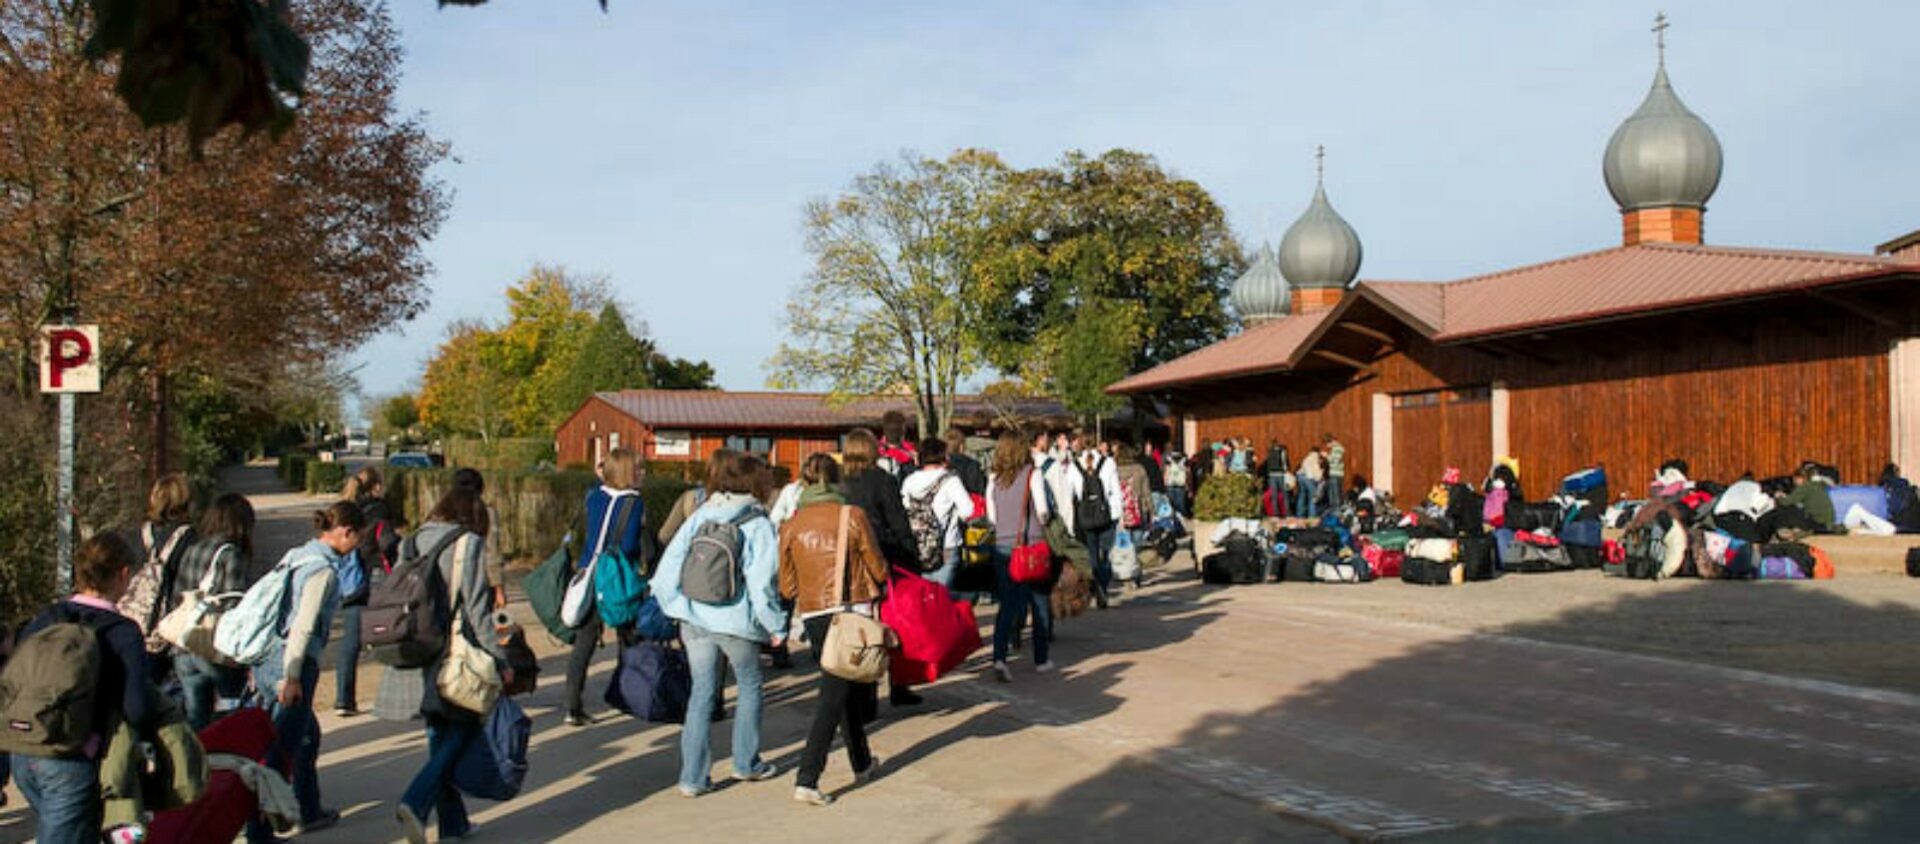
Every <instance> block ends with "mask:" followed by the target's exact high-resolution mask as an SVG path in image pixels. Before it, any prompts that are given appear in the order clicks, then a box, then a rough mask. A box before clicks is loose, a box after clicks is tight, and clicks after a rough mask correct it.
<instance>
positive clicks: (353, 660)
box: [333, 605, 365, 709]
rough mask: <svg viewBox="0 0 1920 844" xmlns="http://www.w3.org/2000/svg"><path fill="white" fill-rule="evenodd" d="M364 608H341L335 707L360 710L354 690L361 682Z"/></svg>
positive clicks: (336, 660) (334, 662)
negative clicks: (361, 623) (361, 615)
mask: <svg viewBox="0 0 1920 844" xmlns="http://www.w3.org/2000/svg"><path fill="white" fill-rule="evenodd" d="M363 609H365V607H362V606H358V605H355V606H350V607H349V606H342V607H341V608H340V650H339V652H338V653H336V654H334V657H333V706H334V708H336V709H338V708H340V707H346V708H347V709H359V708H360V706H359V704H358V702H357V701H356V700H355V697H356V695H355V694H354V690H355V689H356V688H358V686H359V680H360V611H361V610H363Z"/></svg>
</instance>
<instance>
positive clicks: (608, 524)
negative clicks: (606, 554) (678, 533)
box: [587, 490, 644, 560]
mask: <svg viewBox="0 0 1920 844" xmlns="http://www.w3.org/2000/svg"><path fill="white" fill-rule="evenodd" d="M607 495H608V496H609V497H611V498H612V499H613V500H611V501H608V502H607V514H606V515H605V516H602V517H601V519H600V541H599V542H595V543H594V545H593V553H592V554H588V555H587V559H589V560H592V559H598V558H599V556H600V553H601V552H603V551H605V550H607V537H608V536H610V535H611V534H612V529H613V515H614V514H615V513H629V514H630V513H632V512H633V508H632V507H627V508H626V509H625V510H621V509H620V508H621V507H623V506H625V505H628V504H631V503H632V502H631V501H622V500H621V499H623V498H631V499H633V501H639V500H640V494H639V493H637V492H633V491H632V490H620V491H619V492H610V493H607ZM626 526H627V519H626V517H625V516H621V518H620V527H621V528H623V529H624V528H625V527H626ZM643 532H644V531H643Z"/></svg>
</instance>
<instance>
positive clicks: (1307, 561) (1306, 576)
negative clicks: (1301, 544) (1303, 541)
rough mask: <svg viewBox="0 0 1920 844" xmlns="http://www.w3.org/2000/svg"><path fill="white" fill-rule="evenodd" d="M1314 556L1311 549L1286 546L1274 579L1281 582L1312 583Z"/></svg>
mask: <svg viewBox="0 0 1920 844" xmlns="http://www.w3.org/2000/svg"><path fill="white" fill-rule="evenodd" d="M1314 556H1315V554H1314V552H1313V551H1312V549H1308V548H1299V549H1294V548H1288V549H1287V555H1286V557H1285V559H1284V560H1283V561H1282V563H1281V567H1280V571H1279V576H1278V577H1277V578H1275V579H1276V580H1279V581H1280V582H1282V583H1312V582H1313V560H1314Z"/></svg>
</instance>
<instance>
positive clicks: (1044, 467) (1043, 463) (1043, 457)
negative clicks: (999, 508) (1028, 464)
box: [989, 451, 1080, 531]
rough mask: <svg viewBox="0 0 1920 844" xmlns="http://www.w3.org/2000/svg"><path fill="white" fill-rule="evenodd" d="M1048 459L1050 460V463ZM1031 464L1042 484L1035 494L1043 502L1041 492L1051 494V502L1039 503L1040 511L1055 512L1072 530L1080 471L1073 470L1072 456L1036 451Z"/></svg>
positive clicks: (1078, 494) (1043, 498)
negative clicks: (1074, 502)
mask: <svg viewBox="0 0 1920 844" xmlns="http://www.w3.org/2000/svg"><path fill="white" fill-rule="evenodd" d="M1048 461H1052V463H1051V465H1049V463H1048ZM1033 465H1034V468H1036V469H1038V470H1039V472H1038V473H1037V474H1036V477H1038V478H1040V479H1041V481H1042V483H1043V484H1044V485H1043V486H1042V487H1037V488H1035V490H1034V493H1035V496H1036V497H1038V498H1040V499H1041V501H1043V502H1045V501H1046V496H1045V495H1044V494H1042V493H1044V492H1051V493H1052V494H1053V501H1052V502H1051V504H1047V503H1042V504H1041V505H1040V506H1041V509H1042V511H1043V512H1052V513H1055V514H1057V515H1058V516H1059V517H1060V523H1061V524H1063V525H1066V528H1067V530H1068V531H1072V530H1074V529H1075V527H1074V524H1073V500H1074V499H1076V498H1079V497H1080V473H1079V472H1076V471H1074V470H1073V458H1072V457H1070V456H1055V455H1053V454H1051V453H1049V452H1045V451H1036V452H1034V453H1033ZM989 497H991V496H989Z"/></svg>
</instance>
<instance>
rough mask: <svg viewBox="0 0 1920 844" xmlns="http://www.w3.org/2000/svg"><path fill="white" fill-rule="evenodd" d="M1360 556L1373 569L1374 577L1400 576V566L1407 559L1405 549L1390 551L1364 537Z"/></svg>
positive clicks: (1361, 542) (1361, 541)
mask: <svg viewBox="0 0 1920 844" xmlns="http://www.w3.org/2000/svg"><path fill="white" fill-rule="evenodd" d="M1360 556H1361V558H1362V559H1365V560H1366V561H1367V565H1368V566H1369V567H1371V568H1372V569H1373V576H1374V577H1399V576H1400V567H1401V566H1402V565H1404V564H1405V563H1406V561H1407V553H1406V552H1405V551H1388V550H1387V549H1385V548H1382V547H1380V546H1378V545H1375V544H1373V540H1370V539H1364V538H1363V539H1361V540H1360Z"/></svg>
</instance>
